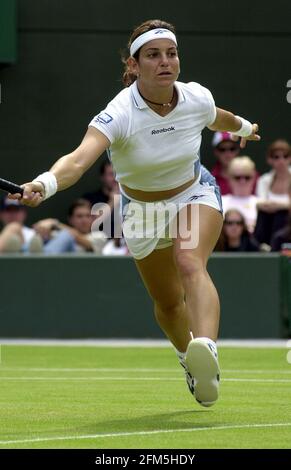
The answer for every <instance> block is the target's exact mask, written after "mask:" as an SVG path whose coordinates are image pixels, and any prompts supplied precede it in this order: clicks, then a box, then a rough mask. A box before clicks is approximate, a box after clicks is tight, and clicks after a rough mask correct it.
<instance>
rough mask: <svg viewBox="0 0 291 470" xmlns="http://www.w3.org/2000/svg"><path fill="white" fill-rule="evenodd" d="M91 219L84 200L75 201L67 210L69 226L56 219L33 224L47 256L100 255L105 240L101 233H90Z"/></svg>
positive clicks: (88, 207) (88, 204) (89, 208)
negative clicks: (90, 253) (58, 254)
mask: <svg viewBox="0 0 291 470" xmlns="http://www.w3.org/2000/svg"><path fill="white" fill-rule="evenodd" d="M93 220H94V219H93V217H92V215H91V205H90V203H89V201H87V200H86V199H77V200H76V201H75V202H73V204H72V205H71V206H70V208H69V213H68V222H69V225H66V224H63V223H61V222H60V221H59V220H57V219H43V220H40V221H39V222H37V223H36V224H34V228H35V230H36V231H37V233H38V234H40V235H41V237H42V239H43V242H44V247H43V251H44V252H45V253H47V254H57V253H66V252H74V253H76V252H94V253H95V254H101V253H102V250H103V247H104V246H105V244H106V242H107V238H106V236H105V235H104V233H103V232H100V231H99V230H98V231H91V227H92V222H93Z"/></svg>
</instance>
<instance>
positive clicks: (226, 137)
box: [211, 132, 240, 195]
mask: <svg viewBox="0 0 291 470" xmlns="http://www.w3.org/2000/svg"><path fill="white" fill-rule="evenodd" d="M212 146H213V153H214V155H215V157H216V164H215V165H214V167H213V168H212V170H211V173H212V174H213V176H215V178H216V182H217V184H218V186H219V187H220V191H221V194H222V195H224V194H229V193H231V188H230V185H229V180H228V167H229V164H230V162H231V161H232V160H233V159H234V158H235V157H237V156H238V154H239V150H240V149H239V143H238V142H234V141H233V140H231V133H230V132H215V133H214V135H213V139H212Z"/></svg>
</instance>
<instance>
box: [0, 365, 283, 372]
mask: <svg viewBox="0 0 291 470" xmlns="http://www.w3.org/2000/svg"><path fill="white" fill-rule="evenodd" d="M178 370H179V368H178V367H171V368H170V367H169V368H165V367H164V368H145V367H136V368H133V367H126V368H117V367H116V368H115V367H88V368H86V367H6V366H5V365H0V372H1V371H3V372H5V371H15V372H17V371H29V372H133V373H136V372H141V373H143V372H165V373H168V372H177V371H178ZM222 372H223V373H226V374H228V373H229V374H291V367H290V369H289V370H286V369H265V370H264V369H222Z"/></svg>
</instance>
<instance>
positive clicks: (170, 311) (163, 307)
mask: <svg viewBox="0 0 291 470" xmlns="http://www.w3.org/2000/svg"><path fill="white" fill-rule="evenodd" d="M183 309H184V297H180V298H177V299H175V300H172V301H170V300H164V301H156V302H155V313H156V314H158V315H159V314H162V315H166V316H167V317H174V316H176V315H180V313H181V311H182V310H183Z"/></svg>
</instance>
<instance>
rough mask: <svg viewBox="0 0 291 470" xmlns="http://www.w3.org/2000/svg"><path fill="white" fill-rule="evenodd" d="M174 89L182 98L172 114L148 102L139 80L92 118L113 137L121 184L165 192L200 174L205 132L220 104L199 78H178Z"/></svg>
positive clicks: (111, 138)
mask: <svg viewBox="0 0 291 470" xmlns="http://www.w3.org/2000/svg"><path fill="white" fill-rule="evenodd" d="M175 88H176V91H177V94H178V103H177V105H176V107H175V108H174V109H173V110H172V111H171V112H170V113H169V114H167V116H160V115H159V114H157V113H155V112H154V111H153V110H152V109H151V108H150V107H149V106H148V105H147V104H146V102H145V101H144V100H143V98H142V97H141V95H140V93H139V91H138V87H137V83H136V82H134V83H133V84H132V85H131V86H130V87H128V88H125V89H124V90H122V91H121V92H120V93H119V94H118V95H117V96H116V97H115V98H114V99H113V100H112V101H111V102H110V103H109V104H108V106H107V107H106V109H104V110H103V111H102V112H101V113H100V114H98V115H97V116H96V117H95V118H94V119H93V120H92V121H91V122H90V124H89V126H93V127H95V128H96V129H98V130H99V131H100V132H102V133H103V134H104V135H105V136H106V137H107V138H108V139H109V140H110V143H111V146H110V158H111V160H112V163H113V166H114V169H115V172H116V179H117V181H119V182H120V183H122V184H125V185H127V186H128V187H130V188H133V189H140V190H143V191H163V190H167V189H172V188H175V187H178V186H180V185H182V184H184V183H185V182H187V181H189V180H190V179H191V178H193V177H194V176H198V175H199V173H200V160H199V149H200V144H201V132H202V130H203V129H204V128H205V127H206V126H209V125H211V124H212V123H213V122H214V120H215V118H216V107H215V103H214V100H213V97H212V94H211V93H210V91H209V90H208V89H207V88H204V87H203V86H201V85H199V83H195V82H190V83H182V82H175Z"/></svg>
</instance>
